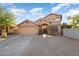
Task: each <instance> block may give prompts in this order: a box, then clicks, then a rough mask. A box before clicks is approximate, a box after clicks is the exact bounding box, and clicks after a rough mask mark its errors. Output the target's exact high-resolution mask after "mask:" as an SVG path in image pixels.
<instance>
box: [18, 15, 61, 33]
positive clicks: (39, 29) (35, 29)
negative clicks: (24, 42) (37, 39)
mask: <svg viewBox="0 0 79 59" xmlns="http://www.w3.org/2000/svg"><path fill="white" fill-rule="evenodd" d="M61 20H62V15H59V14H49V15H47V16H46V17H44V18H42V19H39V20H37V21H35V22H32V21H30V20H25V21H24V22H22V23H20V24H18V25H17V26H18V27H19V29H18V30H19V34H21V35H39V34H43V33H47V34H50V31H49V30H48V27H49V26H50V25H53V26H57V31H54V32H53V33H55V32H56V35H57V34H61Z"/></svg>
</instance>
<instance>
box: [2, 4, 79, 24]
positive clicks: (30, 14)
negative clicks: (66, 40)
mask: <svg viewBox="0 0 79 59" xmlns="http://www.w3.org/2000/svg"><path fill="white" fill-rule="evenodd" d="M2 6H3V7H4V8H5V9H6V10H8V11H10V12H13V13H14V15H15V17H16V23H17V24H19V23H21V22H22V21H24V20H26V19H29V20H32V21H35V20H38V19H40V18H43V17H45V16H46V15H48V14H50V13H56V14H61V15H62V16H63V19H62V22H65V23H68V22H69V21H68V20H67V17H68V16H73V15H76V14H78V15H79V4H78V3H2Z"/></svg>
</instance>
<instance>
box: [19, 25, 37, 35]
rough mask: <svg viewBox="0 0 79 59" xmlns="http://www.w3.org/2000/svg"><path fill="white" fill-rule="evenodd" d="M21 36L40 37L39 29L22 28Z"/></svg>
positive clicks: (33, 27)
mask: <svg viewBox="0 0 79 59" xmlns="http://www.w3.org/2000/svg"><path fill="white" fill-rule="evenodd" d="M20 34H21V35H38V27H35V26H32V27H30V26H29V27H21V28H20Z"/></svg>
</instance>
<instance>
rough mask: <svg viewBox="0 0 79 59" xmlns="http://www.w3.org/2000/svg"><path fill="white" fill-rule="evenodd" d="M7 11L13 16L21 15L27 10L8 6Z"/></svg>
mask: <svg viewBox="0 0 79 59" xmlns="http://www.w3.org/2000/svg"><path fill="white" fill-rule="evenodd" d="M9 11H10V12H12V13H13V14H14V15H15V16H22V15H23V14H26V13H27V10H25V9H18V8H10V9H9Z"/></svg>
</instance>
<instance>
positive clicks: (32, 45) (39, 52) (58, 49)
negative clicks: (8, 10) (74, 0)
mask: <svg viewBox="0 0 79 59" xmlns="http://www.w3.org/2000/svg"><path fill="white" fill-rule="evenodd" d="M0 55H2V56H79V40H75V39H69V38H66V37H63V36H52V37H51V36H48V37H47V38H46V39H43V37H42V36H16V37H14V38H11V39H7V40H5V41H2V42H0Z"/></svg>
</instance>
